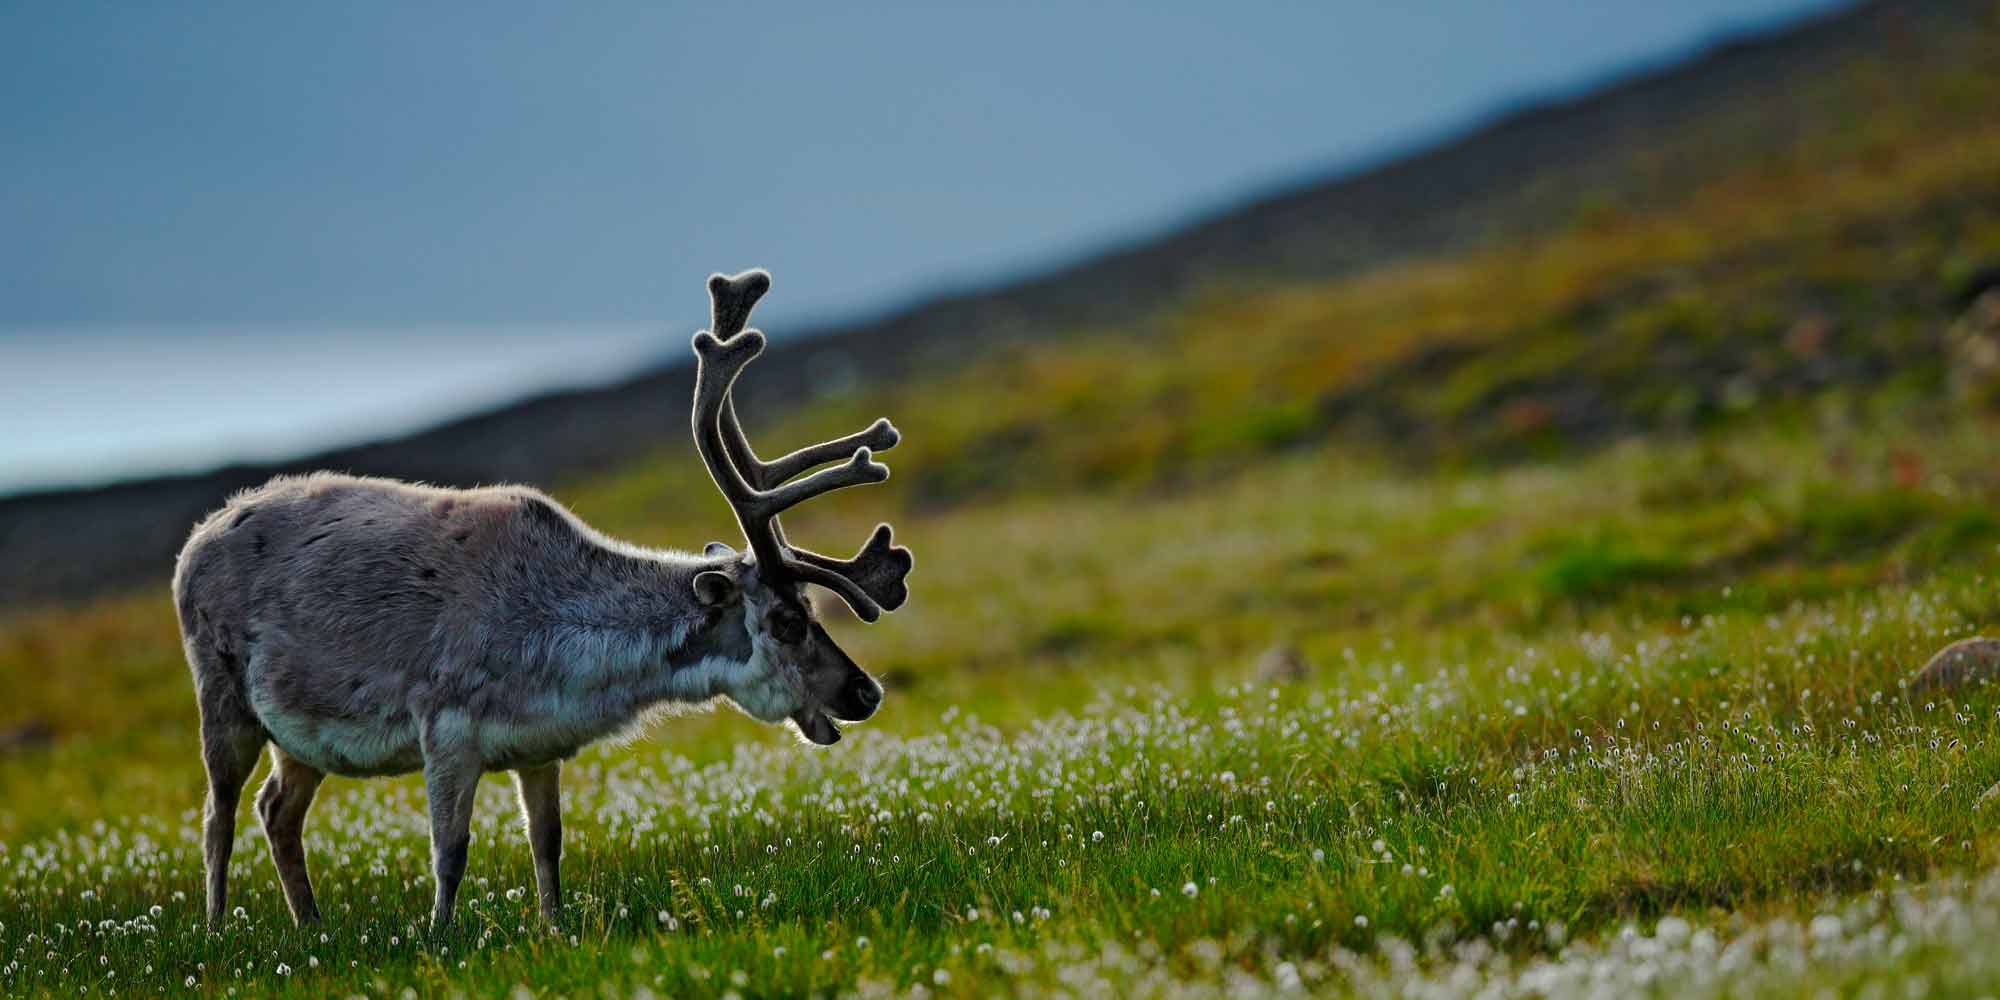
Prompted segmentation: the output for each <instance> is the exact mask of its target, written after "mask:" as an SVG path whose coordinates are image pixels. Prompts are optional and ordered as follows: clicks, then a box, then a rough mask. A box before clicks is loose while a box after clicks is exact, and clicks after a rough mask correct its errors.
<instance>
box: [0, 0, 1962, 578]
mask: <svg viewBox="0 0 2000 1000" xmlns="http://www.w3.org/2000/svg"><path fill="white" fill-rule="evenodd" d="M1991 19H1992V14H1991V8H1990V7H1989V6H1988V5H1987V4H1984V3H1974V2H1961V3H1941V4H1922V5H1918V4H1911V5H1894V4H1876V5H1866V6H1863V7H1860V8H1856V9H1854V10H1851V11H1848V12H1844V13H1840V14H1837V15H1833V16H1829V17H1826V18H1823V19H1820V20H1817V21H1813V22H1810V23H1805V24H1802V25H1799V26H1797V27H1795V28H1793V29H1791V30H1789V31H1787V32H1783V33H1781V34H1778V35H1774V36H1771V37H1764V38H1757V39H1750V40H1744V41H1740V42H1737V43H1733V44H1729V45H1725V46H1722V47H1720V48H1718V49H1716V50H1714V51H1712V52H1710V53H1708V54H1706V55H1704V56H1702V57H1700V58H1698V59H1695V60H1693V61H1691V62H1689V63H1687V64H1685V65H1683V66H1679V67H1675V68H1672V69H1668V70H1664V71H1661V72H1658V73H1653V74H1650V75H1647V76H1645V77H1642V78H1639V79H1634V80H1631V81H1627V82H1625V83H1621V84H1617V85H1614V86H1611V87H1608V88H1607V89H1605V90H1604V91H1602V92H1600V93H1597V94H1593V95H1591V96H1588V97H1585V98H1580V99H1576V100H1570V101H1563V102H1559V103H1555V104H1550V105H1547V106H1543V107H1539V108H1535V109H1533V110H1528V111H1523V112H1521V113H1518V114H1515V115H1511V116H1508V117H1507V118H1505V119H1503V120H1501V121H1498V122H1495V123H1494V124H1492V125H1490V126H1487V127H1485V128H1482V129H1480V130H1478V131H1476V132H1475V133H1473V134H1471V135H1468V136H1465V137H1463V138H1460V139H1458V140H1455V141H1452V142H1448V143H1445V144H1443V145H1441V146H1439V147H1437V148H1435V149H1432V150H1427V151H1424V152H1420V153H1417V154H1414V155H1411V156H1407V157H1404V158H1401V159H1398V160H1395V161H1393V162H1389V163H1385V164H1383V165H1381V166H1379V167H1376V168H1373V169H1369V170H1366V171H1363V172H1361V173H1358V174H1355V175H1352V176H1343V177H1338V178H1334V179H1332V180H1329V181H1326V182H1324V183H1319V184H1313V185H1309V186H1306V187H1303V188H1300V189H1298V190H1295V191H1291V192H1287V193H1283V194H1280V195H1276V196H1273V197H1270V198H1267V199H1264V200H1261V201H1258V202H1254V203H1251V204H1248V205H1245V206H1243V207H1242V208H1240V209H1238V210H1235V211H1232V212H1229V213H1226V214H1224V215H1222V216H1220V217H1218V218H1215V219H1211V220H1208V221H1204V222H1200V223H1197V224H1195V225H1192V226H1190V227H1188V228H1186V229H1184V230H1181V231H1178V232H1175V233H1171V234H1168V235H1166V236H1164V237H1162V238H1160V239H1158V240H1155V241H1152V242H1149V243H1146V244H1143V245H1139V246H1134V247H1131V248H1128V249H1124V250H1120V251H1117V252H1113V253H1109V254H1106V255H1104V256H1101V257H1099V258H1096V259H1093V260H1089V261H1085V262H1083V263H1081V264H1078V265H1076V266H1074V267H1071V268H1067V269H1064V270H1062V271H1059V272H1056V273H1052V274H1048V275H1045V276H1042V277H1039V278H1035V279H1032V280H1029V281H1025V282H1021V283H1019V284H1016V285H1011V286H1008V287H1004V288H999V289H993V290H989V291H982V292H977V293H973V294H966V295H958V296H952V297H948V298H944V299H940V300H938V301H935V302H932V303H927V304H924V305H921V306H918V307H916V308H913V309H910V310H908V311H905V312H902V313H899V314H897V315H894V316H891V317H888V318H885V319H883V320H880V321H877V322H871V323H866V324H860V325H856V326H852V327H847V328H842V329H835V330H828V331H823V333H822V334H821V336H820V337H819V338H818V339H817V340H816V341H814V343H813V344H812V346H811V347H805V346H798V347H795V348H793V349H790V350H785V351H777V352H773V356H772V358H771V359H770V360H769V361H767V362H765V363H764V364H763V365H762V366H760V370H759V372H758V380H757V386H756V391H755V392H754V394H752V396H751V398H750V399H749V400H748V401H747V402H748V403H749V405H750V407H751V408H752V409H759V408H763V409H769V408H770V407H771V406H772V405H773V404H774V403H775V402H776V401H778V400H787V401H794V400H798V399H801V398H814V397H818V396H824V395H825V394H826V393H827V392H829V391H832V390H831V386H835V385H837V386H840V387H842V389H843V390H844V389H845V388H846V387H848V386H849V385H850V384H851V383H850V380H849V378H848V377H847V376H849V375H851V374H853V373H856V372H859V373H865V374H866V376H867V378H869V379H871V380H876V382H877V384H880V382H881V381H884V380H888V379H891V378H894V377H896V376H899V375H901V374H904V373H908V372H913V371H922V372H923V373H924V377H925V378H926V379H930V378H934V377H936V376H937V375H938V374H939V373H940V372H944V373H947V374H948V373H949V372H950V371H953V370H960V369H961V367H962V365H963V363H964V362H965V361H966V360H967V359H968V358H973V357H984V356H987V355H988V354H989V353H990V352H994V351H996V350H1001V349H1003V348H1004V347H1005V346H1006V345H1009V344H1026V343H1034V342H1038V341H1040V340H1044V339H1046V338H1048V337H1050V336H1052V335H1059V336H1065V337H1066V338H1067V337H1074V336H1075V335H1078V334H1084V333H1090V332H1093V331H1112V332H1115V333H1116V334H1117V335H1119V336H1121V337H1127V338H1136V339H1139V340H1141V341H1146V340H1149V339H1150V340H1155V341H1156V340H1157V339H1158V338H1159V337H1162V336H1165V335H1166V332H1165V324H1164V321H1163V320H1162V317H1166V316H1171V315H1175V314H1176V313H1177V312H1178V310H1179V307H1180V304H1182V303H1185V302H1187V301H1188V300H1190V299H1191V298H1194V297H1198V296H1201V295H1203V294H1206V293H1207V292H1208V291H1210V290H1213V289H1216V288H1239V289H1241V288H1270V287H1273V286H1284V287H1288V288H1296V287H1299V286H1301V285H1304V284H1308V283H1310V282H1314V281H1319V280H1322V279H1325V278H1327V277H1330V276H1335V275H1339V274H1344V273H1350V272H1352V271H1354V270H1356V269H1359V268H1364V267H1370V266H1378V265H1380V264H1383V263H1385V262H1388V261H1392V260H1397V259H1410V258H1413V257H1420V256H1422V255H1426V254H1434V253H1440V252H1444V251H1464V250H1469V249H1473V250H1476V249H1477V248H1478V247H1482V246H1506V245H1508V244H1509V243H1510V242H1511V241H1516V240H1519V239H1522V238H1525V237H1531V236H1536V235H1547V234H1551V233H1560V232H1563V231H1566V230H1568V229H1570V228H1572V227H1574V226H1576V225H1578V224H1579V223H1582V224H1586V225H1599V226H1603V225H1616V224H1617V221H1618V220H1619V219H1620V218H1623V217H1625V216H1626V215H1629V214H1632V213H1646V212H1650V211H1653V210H1655V209H1658V208H1659V207H1661V206H1664V205H1669V204H1673V203H1675V202H1677V201H1678V200H1680V199H1684V198H1687V197H1689V196H1690V195H1692V194H1694V193H1697V192H1700V191H1702V190H1703V189H1704V188H1705V187H1707V186H1710V185H1713V184H1715V183H1716V182H1718V180H1720V179H1722V178H1726V177H1730V176H1740V175H1741V174H1742V173H1743V172H1744V170H1745V169H1746V165H1747V166H1749V167H1752V168H1756V167H1767V168H1769V169H1771V170H1777V171H1783V170H1790V171H1794V172H1801V171H1804V172H1810V171H1812V170H1813V169H1814V165H1813V163H1812V162H1811V161H1813V160H1814V159H1817V158H1820V157H1840V156H1853V155H1856V154H1857V153H1858V154H1860V155H1866V152H1867V150H1868V148H1870V147H1871V145H1872V146H1875V147H1880V148H1885V149H1886V148H1894V147H1895V146H1896V144H1897V143H1898V142H1899V138H1898V136H1899V135H1901V134H1903V133H1904V132H1922V131H1925V130H1941V129H1943V130H1949V129H1958V128H1962V127H1964V126H1965V124H1966V122H1967V121H1968V120H1969V119H1976V118H1978V117H1979V112H1978V111H1977V110H1975V109H1974V108H1973V107H1972V106H1971V105H1970V104H1968V101H1967V99H1966V98H1967V93H1966V91H1967V88H1970V97H1971V100H1972V101H1973V102H1976V101H1977V100H1978V99H1979V98H1980V96H1982V93H1981V91H1980V89H1979V87H1978V84H1977V83H1976V82H1974V83H1968V82H1966V79H1965V78H1967V77H1969V76H1972V75H1976V74H1977V73H1979V72H1980V71H1982V70H1984V69H1990V65H1989V64H1990V62H1991V56H1990V52H1991V51H1992V50H1991V49H1990V48H1984V49H1982V47H1981V46H1982V45H1984V44H1987V43H1989V42H1990V31H1989V30H1982V29H1981V28H1980V26H1981V25H1988V26H1990V24H1991ZM1902 67H1920V68H1921V70H1922V72H1917V73H1906V72H1903V71H1902V69H1901V68H1902ZM1954 94H1956V95H1957V96H1956V97H1953V96H1952V95H1954ZM1940 95H1943V96H1942V97H1941V96H1940ZM1871 106H1880V107H1885V108H1891V109H1894V110H1895V112H1896V114H1895V115H1893V116H1891V118H1893V119H1894V121H1893V122H1892V127H1893V128H1894V129H1901V130H1902V132H1897V133H1895V134H1887V133H1884V134H1879V135H1877V134H1874V132H1875V131H1877V130H1879V128H1880V127H1882V126H1880V125H1879V123H1878V122H1876V121H1873V120H1871V119H1870V118H1869V117H1868V115H1867V112H1866V110H1865V109H1867V108H1869V107H1871ZM734 263H740V262H718V264H722V265H727V266H733V265H734ZM781 277H782V276H781ZM692 280H693V279H692V278H691V279H690V282H691V284H690V286H689V287H690V288H693V287H694V286H693V285H692ZM781 291H782V289H781ZM1267 318H1268V317H1267V316H1264V315H1259V314H1254V313H1252V314H1243V315H1240V316H1238V317H1237V318H1236V321H1237V322H1241V323H1254V322H1259V321H1262V320H1264V319H1267ZM1321 335H1326V336H1344V334H1342V333H1339V332H1337V331H1325V332H1324V333H1323V334H1321ZM674 336H679V334H674ZM1260 336H1261V332H1260ZM1432 363H1434V362H1432V361H1428V360H1422V361H1418V362H1417V364H1418V368H1417V369H1416V370H1417V371H1425V370H1427V368H1425V367H1424V366H1426V365H1429V364H1432ZM829 376H832V377H831V378H829ZM687 381H688V379H687V377H686V373H685V372H684V371H681V370H679V369H672V370H667V371H661V372H654V373H649V374H645V375H642V376H639V377H637V378H635V379H633V380H631V381H629V382H626V383H624V384H621V385H616V386H611V387H607V388H604V389H600V390H592V391H584V392H571V393H564V394H559V395H553V396H548V397H544V398H541V399H536V400H531V401H528V402H525V403H522V404H520V405H518V406H514V407H509V408H506V409H502V410H499V411H496V412H493V413H488V414H483V415H479V416H475V417H471V418H468V419H465V420H461V421H457V422H454V423H452V424H449V425H446V426H443V427H439V428H436V429H433V430H430V431H426V432H423V433H420V434H416V435H412V436H410V437H407V438H403V439H400V440H395V441H388V442H381V443H375V444H370V445H365V446H360V447H354V448H347V449H341V450H338V451H334V452H329V453H326V454H321V455H314V456H309V457H305V458H302V459H300V460H298V461H295V462H289V463H283V464H282V465H277V466H256V467H236V468H227V469H222V470H218V471H216V472H214V473H209V474H205V475H196V476H184V477H174V478H166V479H159V480H152V481H145V482H134V483H124V484H118V485H114V486H109V487H104V488H100V489H90V490H76V491H57V492H47V493H41V494H32V495H25V496H18V497H13V498H5V499H0V606H8V605H16V606H18V605H22V604H32V603H37V602H42V601H48V600H55V599H64V598H75V597H80V596H84V595H87V594H90V593H93V592H95V591H98V590H101V589H102V588H105V587H107V586H116V585H122V584H129V583H135V582H138V581H142V580H146V579H149V578H157V577H159V576H160V575H161V574H162V573H163V572H164V571H165V567H166V566H167V565H168V561H169V560H170V558H171V555H172V553H173V551H174V550H175V549H176V548H177V547H178V545H179V543H180V541H181V539H182V537H183V535H184V532H185V531H186V528H187V526H188V525H189V524H191V523H192V522H193V521H194V520H195V519H196V518H197V517H199V516H200V515H201V514H202V513H204V512H205V511H207V510H209V509H212V508H213V507H214V506H216V505H217V504H218V503H219V502H220V500H221V499H222V498H223V497H225V496H226V495H227V494H229V493H230V492H232V491H234V490H237V489H241V488H243V487H245V486H249V485H254V484H255V483H257V482H261V481H262V480H263V479H265V478H267V477H269V476H270V475H272V474H274V473H276V472H280V471H296V470H305V469H312V468H338V469H346V470H349V471H355V472H361V473H367V474H380V475H391V476H399V477H404V478H414V479H425V480H429V481H433V482H441V483H447V484H470V483H475V482H493V481H501V480H528V481H537V482H548V481H556V480H563V479H569V478H573V477H575V476H578V475H581V474H585V473H590V472H595V471H601V470H604V469H608V468H612V467H616V466H619V465H621V464H624V463H627V462H629V461H631V460H633V459H635V458H638V457H640V456H643V455H645V454H647V453H649V452H652V451H655V450H658V449H661V448H670V449H680V448H682V447H684V443H683V438H684V436H685V435H684V433H683V425H684V416H683V414H684V412H685V405H686V393H687V391H688V387H687ZM1309 388H1310V389H1311V392H1310V393H1309V394H1308V396H1307V397H1306V398H1307V400H1312V399H1314V398H1315V397H1317V396H1319V395H1321V394H1323V393H1327V392H1334V390H1332V389H1330V388H1329V387H1328V386H1327V385H1324V384H1322V385H1316V386H1312V387H1309ZM1368 398H1369V397H1366V396H1356V395H1353V394H1351V393H1347V394H1341V393H1339V392H1335V398H1330V399H1327V400H1325V401H1324V402H1323V403H1322V402H1309V403H1304V404H1302V403H1301V402H1299V401H1298V400H1291V401H1287V402H1285V403H1284V404H1283V405H1281V406H1279V407H1277V408H1276V411H1275V412H1271V413H1265V414H1262V415H1260V416H1259V417H1258V420H1259V421H1261V423H1262V426H1263V430H1261V431H1253V432H1252V433H1253V436H1260V439H1261V438H1275V439H1281V440H1288V439H1292V438H1295V437H1298V436H1300V435H1301V434H1305V433H1308V432H1310V431H1312V430H1315V429H1324V427H1325V426H1327V425H1328V424H1329V423H1330V422H1333V421H1334V420H1335V419H1336V418H1339V417H1341V416H1342V415H1344V414H1348V413H1350V412H1354V411H1356V410H1357V409H1367V408H1368ZM759 404H762V406H761V407H760V405H759ZM1302 405H1305V406H1309V407H1312V408H1314V409H1313V412H1311V413H1302V412H1300V407H1301V406H1302ZM1697 408H1699V406H1697ZM1404 409H1406V407H1402V406H1401V404H1400V403H1399V404H1397V405H1396V406H1392V407H1390V408H1389V409H1387V410H1385V411H1383V413H1382V414H1380V415H1378V416H1377V417H1376V418H1375V419H1377V420H1380V421H1388V422H1390V423H1395V422H1398V421H1402V420H1404V419H1405V417H1406V414H1404V413H1403V410H1404ZM1561 412H1562V413H1563V414H1569V415H1570V416H1571V417H1578V415H1581V418H1582V419H1586V420H1587V419H1594V417H1595V415H1596V410H1595V409H1593V408H1591V407H1588V406H1585V407H1582V408H1577V407H1567V408H1561ZM1559 422H1560V421H1559ZM1572 422H1576V421H1575V420H1572ZM1613 425H1614V426H1622V425H1623V420H1622V418H1621V420H1619V421H1614V422H1613ZM989 430H991V433H990V434H989V435H988V436H987V437H986V438H983V439H982V440H986V441H989V442H992V441H998V442H1001V443H1003V444H1004V443H1006V442H1009V441H1014V442H1016V443H1017V444H1018V443H1019V442H1020V439H1021V437H1022V436H1021V435H1020V434H1019V433H1016V432H1015V431H1013V430H1010V429H1008V428H1004V427H1002V428H996V429H989ZM1016 450H1017V451H1018V448H1017V449H1016ZM1196 450H1199V448H1197V449H1196ZM1156 457H1163V458H1164V457H1172V456H1170V455H1167V456H1156ZM968 475H970V476H971V478H972V479H974V480H978V481H981V482H983V481H984V480H985V479H986V478H987V477H986V475H985V473H983V472H979V471H977V470H972V471H970V472H968ZM1092 475H1096V473H1092ZM1002 478H1006V477H1005V476H1003V477H1002ZM963 492H964V489H963V488H961V487H947V488H946V489H945V490H944V491H943V492H941V493H940V494H939V495H938V496H937V497H934V499H945V498H947V497H948V496H952V495H959V494H961V493H963Z"/></svg>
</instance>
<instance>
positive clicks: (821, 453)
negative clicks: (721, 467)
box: [708, 268, 903, 490]
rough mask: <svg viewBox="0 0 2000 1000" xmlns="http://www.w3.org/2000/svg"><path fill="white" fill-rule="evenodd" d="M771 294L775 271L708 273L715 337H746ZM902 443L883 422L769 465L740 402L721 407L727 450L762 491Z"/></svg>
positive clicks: (755, 269) (710, 317)
mask: <svg viewBox="0 0 2000 1000" xmlns="http://www.w3.org/2000/svg"><path fill="white" fill-rule="evenodd" d="M770 290H771V272H769V271H766V270H764V269H763V268H752V269H750V270H748V271H742V272H739V273H737V274H711V275H709V276H708V301H709V329H710V331H711V332H713V333H714V334H715V339H717V340H720V341H724V342H727V341H728V340H729V339H730V338H732V337H735V336H736V335H737V334H739V333H742V332H743V330H744V327H746V326H747V325H749V322H750V311H751V310H753V309H755V308H756V307H757V301H758V300H759V299H762V298H763V297H764V293H765V292H768V291H770ZM902 439H903V436H902V434H901V433H899V432H898V431H897V430H896V427H895V425H894V424H891V423H889V421H888V419H887V418H884V419H881V420H877V421H875V422H874V423H873V424H870V425H869V426H868V428H867V429H866V430H863V431H858V432H856V433H853V434H849V435H847V436H846V437H843V438H836V439H834V440H832V441H825V442H821V443H819V444H814V445H807V446H806V447H804V448H800V449H799V450H797V451H794V452H792V453H791V454H789V455H786V456H784V457H783V458H780V459H777V460H776V461H772V462H765V461H762V460H760V459H758V458H757V453H756V451H754V450H753V449H751V447H750V438H749V436H748V435H746V434H744V433H743V425H742V423H740V422H739V421H738V420H737V419H736V400H735V399H734V398H733V397H732V398H730V399H728V400H726V401H725V402H724V403H723V407H722V440H723V447H724V448H725V449H727V451H728V453H729V460H730V461H732V462H734V463H736V468H737V470H738V471H739V472H741V473H742V474H743V478H744V480H745V481H747V482H749V484H750V485H751V486H754V487H756V488H757V489H760V490H768V489H772V488H774V487H776V486H777V485H778V484H780V483H783V482H785V481H786V480H788V479H791V478H792V477H793V476H796V475H798V474H800V473H802V472H805V471H806V470H808V469H811V468H814V467H816V466H821V465H825V464H826V463H828V462H835V461H839V460H841V459H844V458H847V457H848V456H850V455H853V454H854V452H855V449H857V448H868V449H870V450H872V451H888V450H889V449H891V448H894V447H895V446H896V444H897V443H898V442H900V441H901V440H902Z"/></svg>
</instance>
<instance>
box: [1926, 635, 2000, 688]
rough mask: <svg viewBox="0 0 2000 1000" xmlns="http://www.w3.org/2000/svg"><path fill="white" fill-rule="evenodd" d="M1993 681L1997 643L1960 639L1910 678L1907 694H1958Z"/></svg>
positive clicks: (1998, 670) (1999, 660) (1998, 666)
mask: <svg viewBox="0 0 2000 1000" xmlns="http://www.w3.org/2000/svg"><path fill="white" fill-rule="evenodd" d="M1994 680H2000V639H1989V638H1977V639H1960V640H1959V641H1957V642H1954V643H1952V644H1951V645H1949V646H1946V647H1945V648H1943V649H1940V650H1938V653H1937V655H1936V656H1933V657H1931V660H1930V662H1929V663H1926V664H1924V668H1923V669H1922V670H1919V671H1917V675H1916V676H1915V677H1912V678H1910V690H1911V691H1913V692H1918V691H1946V692H1949V691H1958V690H1962V689H1965V688H1968V687H1974V686H1977V685H1981V684H1985V683H1987V682H1990V681H1994Z"/></svg>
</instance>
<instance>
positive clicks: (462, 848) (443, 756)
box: [420, 710, 482, 929]
mask: <svg viewBox="0 0 2000 1000" xmlns="http://www.w3.org/2000/svg"><path fill="white" fill-rule="evenodd" d="M420 736H421V739H420V743H421V745H422V748H423V753H424V793H425V794H426V795H427V796H428V797H429V799H430V808H431V873H432V874H433V875H434V876H435V877H436V878H437V905H436V906H435V907H434V908H433V909H432V910H431V927H432V928H434V929H438V928H443V927H444V926H445V925H447V924H449V923H451V909H452V903H453V902H454V901H455V900H457V899H458V883H459V880H461V879H463V878H464V877H465V855H466V851H467V850H468V849H470V848H471V846H472V799H473V794H474V793H475V792H477V791H478V790H479V774H480V772H481V770H482V768H481V766H480V761H479V754H478V747H477V745H476V740H475V738H474V734H473V732H472V727H471V725H470V724H469V722H468V721H467V720H466V718H465V716H464V714H462V713H459V712H456V711H452V710H445V711H442V712H439V713H436V714H434V715H433V716H432V717H431V718H430V719H429V720H427V721H426V722H425V723H424V724H423V728H422V730H421V733H420Z"/></svg>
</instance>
